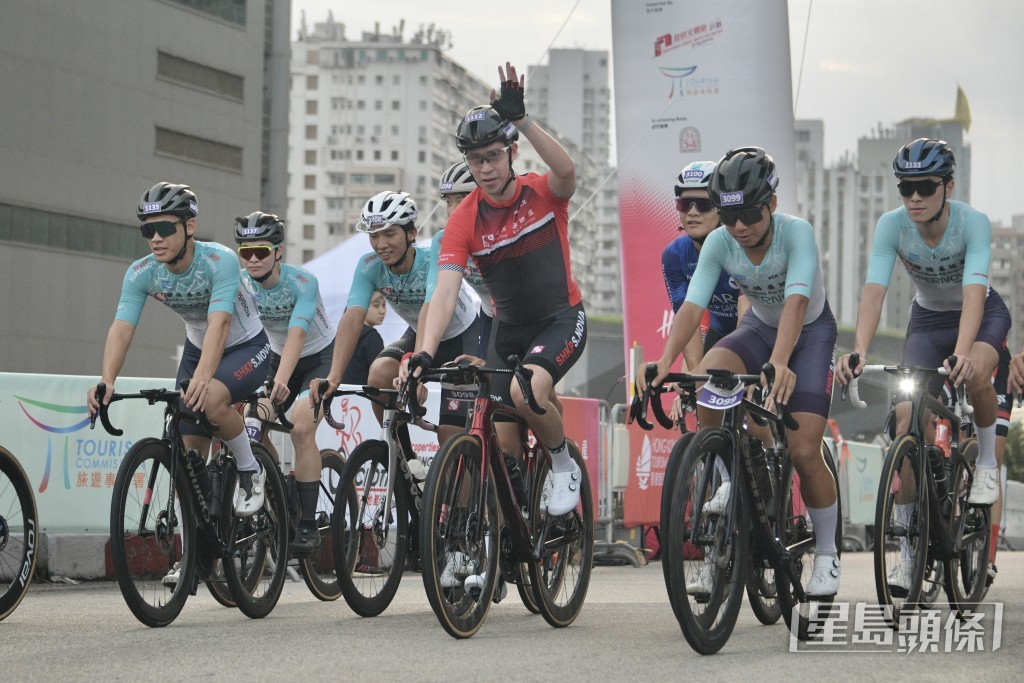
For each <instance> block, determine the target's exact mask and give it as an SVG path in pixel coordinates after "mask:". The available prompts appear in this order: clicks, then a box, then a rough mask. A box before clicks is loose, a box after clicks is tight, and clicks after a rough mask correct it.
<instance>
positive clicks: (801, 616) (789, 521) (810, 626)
mask: <svg viewBox="0 0 1024 683" xmlns="http://www.w3.org/2000/svg"><path fill="white" fill-rule="evenodd" d="M821 455H822V458H823V459H824V460H825V466H826V467H827V468H828V471H829V473H830V474H831V475H832V480H833V481H834V482H835V487H836V506H837V508H838V511H839V514H838V515H836V532H835V546H836V554H837V555H840V556H841V555H842V553H843V498H842V490H841V489H840V487H839V473H838V471H837V470H836V463H835V460H834V459H833V458H832V452H831V451H830V450H829V449H828V446H826V445H825V444H824V443H822V444H821ZM793 475H794V469H793V465H792V463H791V462H790V463H787V465H786V467H785V468H784V471H783V476H782V482H783V489H782V490H783V491H784V492H785V493H784V495H782V496H780V500H779V504H780V508H779V512H778V519H780V520H783V522H784V524H785V526H784V527H782V529H781V531H782V532H783V533H784V534H785V536H783V538H785V539H786V540H785V543H786V547H789V548H792V547H793V546H794V545H796V544H797V543H802V544H803V545H802V547H803V550H801V551H799V552H797V553H793V557H792V563H793V568H794V569H795V570H796V574H797V578H798V579H799V580H800V585H801V586H803V585H804V583H805V581H806V580H807V579H810V578H811V573H812V572H813V571H814V542H813V540H814V529H813V528H809V527H808V524H807V522H808V517H807V516H804V515H798V514H796V511H797V510H798V509H800V507H799V506H798V505H797V501H799V502H800V503H801V504H803V500H802V498H797V491H795V490H794V487H793ZM803 507H804V508H806V505H803ZM780 526H781V525H780ZM775 585H776V587H777V588H778V592H779V606H780V608H781V610H782V617H783V619H784V620H785V621H786V627H787V628H788V629H789V632H790V633H792V634H793V635H795V636H796V638H797V640H811V639H813V638H816V637H818V636H819V635H820V633H821V631H822V629H823V628H824V626H825V622H826V621H827V620H828V619H829V617H830V616H831V614H832V603H833V602H834V601H835V596H834V595H828V596H824V597H815V598H805V599H804V600H803V601H800V600H798V599H797V597H796V595H795V594H794V593H793V587H792V584H791V582H790V580H789V576H787V575H786V574H785V572H782V571H776V572H775ZM794 616H796V617H797V618H796V619H794V618H793V617H794Z"/></svg>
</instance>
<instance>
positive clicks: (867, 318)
mask: <svg viewBox="0 0 1024 683" xmlns="http://www.w3.org/2000/svg"><path fill="white" fill-rule="evenodd" d="M887 291H888V290H887V288H886V287H884V286H882V285H878V284H874V283H871V282H869V283H867V284H866V285H864V291H863V292H861V295H860V305H859V306H858V307H857V329H856V331H855V332H854V334H853V352H854V353H857V354H860V357H861V358H867V355H868V347H869V346H871V340H872V339H874V338H875V332H877V331H878V323H879V321H881V319H882V303H883V302H884V301H885V293H886V292H887Z"/></svg>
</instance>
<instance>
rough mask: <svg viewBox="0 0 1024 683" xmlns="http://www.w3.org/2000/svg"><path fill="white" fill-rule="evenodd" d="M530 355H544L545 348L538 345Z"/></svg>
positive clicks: (531, 350)
mask: <svg viewBox="0 0 1024 683" xmlns="http://www.w3.org/2000/svg"><path fill="white" fill-rule="evenodd" d="M530 353H544V346H543V345H542V344H538V345H537V346H534V347H533V348H532V349H530Z"/></svg>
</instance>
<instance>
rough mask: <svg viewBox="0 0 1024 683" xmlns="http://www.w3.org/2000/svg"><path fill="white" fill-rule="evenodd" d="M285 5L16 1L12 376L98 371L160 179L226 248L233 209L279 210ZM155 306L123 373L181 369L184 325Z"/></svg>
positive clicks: (2, 361)
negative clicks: (187, 197) (194, 201)
mask: <svg viewBox="0 0 1024 683" xmlns="http://www.w3.org/2000/svg"><path fill="white" fill-rule="evenodd" d="M289 6H290V3H289V2H288V1H287V0H268V1H267V2H259V3H255V2H246V1H245V0H218V1H216V2H210V1H206V2H199V1H197V0H162V1H160V2H156V1H154V0H147V1H145V2H140V1H139V0H107V1H106V2H102V3H68V2H64V1H63V0H9V1H6V2H4V5H3V19H2V20H0V83H2V84H3V95H4V96H3V97H2V98H0V121H2V122H3V123H2V125H0V288H2V289H3V291H4V292H6V293H8V295H7V296H5V297H3V298H2V300H0V319H2V320H4V321H7V322H9V323H11V324H6V325H3V326H0V370H3V371H16V372H47V373H69V374H76V373H78V374H82V373H87V374H90V375H95V374H97V373H98V372H99V370H100V367H101V364H102V354H103V346H104V342H105V340H106V335H107V329H108V327H109V325H110V323H111V321H112V320H113V317H114V312H115V308H116V305H117V296H118V292H119V291H120V287H121V281H122V278H123V276H124V273H125V270H126V269H127V267H128V265H129V264H130V263H131V261H132V260H133V259H135V258H138V257H139V256H142V255H143V254H145V253H147V252H148V248H147V245H146V242H145V240H143V239H142V238H141V236H140V235H139V228H138V222H137V219H136V216H135V208H136V206H137V203H138V200H139V197H140V195H141V194H142V193H143V192H144V191H145V190H147V189H149V188H150V187H151V186H152V185H154V184H155V183H157V182H159V181H164V180H166V181H173V182H181V183H186V184H188V185H190V186H191V187H192V188H193V189H194V190H195V192H196V194H197V195H198V198H199V218H198V221H197V222H198V236H199V237H200V239H212V240H216V241H220V242H228V243H230V242H231V239H232V236H233V232H232V225H233V222H234V217H235V216H238V215H240V214H244V213H247V212H249V211H253V210H255V209H259V208H265V209H267V210H274V211H283V209H284V199H285V187H284V168H285V165H284V153H285V150H286V148H287V141H286V139H285V134H286V129H287V122H286V120H285V117H286V115H287V109H286V103H287V86H288V73H287V64H288V61H287V53H288V32H289V29H288V26H289ZM160 308H163V307H162V306H160V305H159V304H157V303H155V302H153V303H150V305H148V306H147V307H146V312H145V313H144V314H143V324H142V325H140V326H139V329H138V331H137V332H136V334H135V337H134V340H133V344H132V351H131V353H130V354H129V355H128V359H127V363H126V364H125V367H124V368H123V370H122V374H124V375H141V376H147V377H153V376H173V373H174V370H175V368H176V366H177V347H178V345H179V344H181V343H182V340H183V338H184V334H183V330H182V327H181V323H180V321H179V320H178V319H177V316H175V315H174V314H173V313H171V312H170V311H166V310H162V311H157V309H160ZM154 311H156V312H154ZM26 312H30V313H29V314H26ZM72 348H73V349H74V352H72V353H69V349H72Z"/></svg>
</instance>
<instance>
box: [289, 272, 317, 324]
mask: <svg viewBox="0 0 1024 683" xmlns="http://www.w3.org/2000/svg"><path fill="white" fill-rule="evenodd" d="M293 277H294V279H293V280H292V286H293V287H294V288H295V308H293V309H292V317H291V319H290V320H289V321H288V327H289V328H292V327H298V328H299V329H301V330H302V331H304V332H309V326H310V325H311V324H312V323H313V319H314V317H315V316H316V307H317V300H318V295H319V293H320V284H319V283H318V282H317V279H316V277H315V276H314V275H313V274H312V273H303V272H298V273H295V274H294V276H293Z"/></svg>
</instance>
